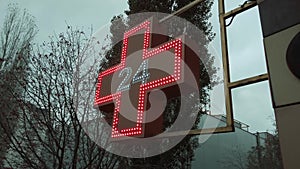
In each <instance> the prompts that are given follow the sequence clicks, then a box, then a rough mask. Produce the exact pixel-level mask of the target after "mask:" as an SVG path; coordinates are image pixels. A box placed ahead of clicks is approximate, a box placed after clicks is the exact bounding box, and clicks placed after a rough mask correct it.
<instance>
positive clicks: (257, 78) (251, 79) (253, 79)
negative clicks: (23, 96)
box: [228, 73, 269, 89]
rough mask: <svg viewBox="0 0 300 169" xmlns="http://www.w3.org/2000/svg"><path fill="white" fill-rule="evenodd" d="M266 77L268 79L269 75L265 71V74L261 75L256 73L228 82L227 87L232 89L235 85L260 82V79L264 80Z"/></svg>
mask: <svg viewBox="0 0 300 169" xmlns="http://www.w3.org/2000/svg"><path fill="white" fill-rule="evenodd" d="M268 79H269V75H268V74H267V73H266V74H262V75H258V76H253V77H249V78H246V79H243V80H239V81H236V82H231V83H229V84H228V87H229V88H230V89H234V88H237V87H241V86H246V85H250V84H253V83H258V82H262V81H265V80H268Z"/></svg>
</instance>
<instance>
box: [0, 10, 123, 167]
mask: <svg viewBox="0 0 300 169" xmlns="http://www.w3.org/2000/svg"><path fill="white" fill-rule="evenodd" d="M9 9H10V13H9V14H8V16H7V18H6V21H5V24H4V27H5V28H4V29H3V32H2V34H1V37H2V41H1V45H2V48H1V54H2V55H1V58H3V59H2V60H3V61H4V62H3V63H1V64H2V67H3V68H5V69H3V70H2V72H1V73H3V74H4V75H5V76H2V75H1V78H3V79H2V80H1V83H4V84H1V90H3V89H4V90H5V92H6V95H1V100H2V101H3V100H4V101H5V102H2V101H1V103H0V104H2V105H1V113H7V114H8V113H9V114H10V116H8V115H7V114H5V115H2V114H1V116H0V117H1V121H0V128H1V139H4V138H5V140H1V141H2V142H5V145H6V146H5V147H4V146H3V144H2V143H1V151H2V152H1V153H2V155H3V156H2V157H3V164H1V168H2V167H10V168H45V169H47V168H51V169H52V168H74V169H75V168H90V169H92V168H116V167H118V166H119V161H121V160H120V159H121V157H118V156H115V155H113V154H110V153H109V152H106V151H105V150H104V149H103V148H101V147H98V146H97V145H96V143H94V142H93V141H92V140H91V139H90V138H89V136H88V135H87V134H86V133H85V132H84V131H83V127H82V122H83V120H84V118H85V113H86V112H88V111H89V110H90V109H92V107H90V104H86V103H85V102H84V101H86V100H84V99H87V98H89V97H93V96H94V91H90V93H88V95H81V94H80V92H78V91H80V90H86V89H87V88H92V87H91V86H89V84H91V85H92V84H94V83H95V79H96V77H97V69H96V65H97V64H98V62H97V61H94V62H92V63H93V64H91V65H89V67H85V66H86V65H84V64H83V63H84V62H85V61H86V60H87V59H91V58H93V56H94V57H98V53H96V51H95V46H94V45H92V43H93V41H94V39H93V38H92V36H91V35H90V34H86V33H85V32H84V31H82V30H79V29H73V28H72V27H71V26H68V27H67V30H66V32H65V33H61V34H59V35H54V36H52V37H51V38H50V40H49V42H46V41H44V42H43V43H42V44H40V45H34V46H33V45H31V43H30V42H31V40H32V38H33V35H34V34H35V31H33V30H32V29H34V30H35V29H36V26H35V25H34V22H33V20H32V17H29V14H27V13H26V14H24V16H23V15H19V14H18V11H19V10H18V8H17V7H12V8H9ZM31 24H32V25H31ZM4 49H5V50H4ZM3 65H4V66H3ZM23 65H24V67H21V68H20V69H17V68H19V67H20V66H23ZM97 66H98V65H97ZM17 70H19V72H17ZM22 72H25V74H21V73H22ZM25 75H26V76H25ZM2 86H3V88H2ZM4 106H5V107H4ZM2 108H6V110H5V109H4V110H5V111H3V112H2V110H3V109H2ZM8 110H9V111H8ZM78 111H81V112H82V114H81V115H78ZM94 120H101V117H100V116H99V117H98V118H97V117H96V118H94ZM86 125H88V124H86ZM88 127H89V130H91V131H92V130H97V132H98V135H97V137H99V138H101V136H102V135H105V134H107V133H106V132H107V131H109V130H105V129H103V128H102V130H99V128H101V126H88ZM2 136H3V137H2Z"/></svg>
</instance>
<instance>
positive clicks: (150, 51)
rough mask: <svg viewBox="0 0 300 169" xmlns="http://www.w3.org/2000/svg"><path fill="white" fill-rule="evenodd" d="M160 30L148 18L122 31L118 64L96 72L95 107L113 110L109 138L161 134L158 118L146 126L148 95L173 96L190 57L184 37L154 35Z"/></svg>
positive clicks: (160, 123)
mask: <svg viewBox="0 0 300 169" xmlns="http://www.w3.org/2000/svg"><path fill="white" fill-rule="evenodd" d="M159 29H161V28H160V26H159V25H158V24H156V23H154V22H153V20H152V19H149V20H146V21H144V22H143V23H141V24H139V25H138V26H136V27H134V28H132V29H131V30H129V31H127V32H125V33H124V39H123V46H122V54H121V62H120V63H119V64H118V65H116V66H114V67H111V68H109V69H107V70H105V71H103V72H100V73H99V76H98V81H97V85H96V94H95V101H94V105H95V106H96V107H99V109H100V110H108V109H107V108H108V107H113V108H110V111H112V112H113V120H112V124H111V125H112V133H111V137H112V138H117V137H123V136H134V137H145V136H152V135H155V134H158V133H159V132H161V131H162V125H163V124H162V116H161V115H160V116H159V118H157V119H156V120H154V121H152V122H150V123H149V124H147V123H146V120H147V113H148V112H147V109H149V107H150V103H149V98H148V96H149V93H150V92H153V91H154V92H155V90H156V89H161V90H162V91H164V92H165V94H166V95H167V97H174V95H175V93H177V90H178V84H179V83H181V82H182V81H183V80H184V70H183V68H184V64H185V61H186V59H185V57H184V55H186V54H187V53H190V55H193V54H192V52H188V51H191V50H187V47H185V44H184V37H183V36H182V37H179V38H176V39H173V40H169V38H168V37H167V36H164V35H158V34H157V33H155V34H154V33H153V32H155V31H156V32H157V31H160V30H159ZM154 30H155V31H154ZM129 59H131V61H128V60H129ZM187 62H189V63H193V62H194V60H192V59H191V60H190V61H187ZM198 63H199V62H198ZM193 64H194V65H195V63H193ZM196 65H198V66H194V68H195V69H196V72H197V71H198V73H199V69H197V67H199V64H196ZM115 77H117V78H115ZM109 105H110V106H109ZM151 106H155V105H151ZM132 107H134V108H132ZM151 113H153V112H151ZM156 113H160V114H161V113H162V112H156ZM126 116H128V117H129V116H130V117H131V118H127V117H126ZM147 125H148V126H147Z"/></svg>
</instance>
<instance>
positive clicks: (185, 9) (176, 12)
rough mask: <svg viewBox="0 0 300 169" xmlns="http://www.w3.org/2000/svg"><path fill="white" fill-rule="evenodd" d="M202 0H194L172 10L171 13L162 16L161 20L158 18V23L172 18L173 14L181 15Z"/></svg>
mask: <svg viewBox="0 0 300 169" xmlns="http://www.w3.org/2000/svg"><path fill="white" fill-rule="evenodd" d="M202 1H204V0H195V1H193V2H191V3H189V4H187V5H185V6H184V7H182V8H180V9H179V10H177V11H175V12H173V13H172V14H170V15H168V16H166V17H164V18H162V19H161V20H159V23H161V22H165V21H166V20H168V19H170V18H172V17H173V16H175V15H176V16H179V15H181V14H182V13H184V12H186V11H187V10H189V9H190V8H192V7H194V6H195V5H197V4H199V3H200V2H202Z"/></svg>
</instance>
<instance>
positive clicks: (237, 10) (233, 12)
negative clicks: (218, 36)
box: [223, 1, 257, 19]
mask: <svg viewBox="0 0 300 169" xmlns="http://www.w3.org/2000/svg"><path fill="white" fill-rule="evenodd" d="M256 5H257V2H256V1H251V2H248V3H246V4H245V5H242V6H240V7H238V8H235V9H233V10H231V11H230V12H227V13H225V14H224V16H223V17H224V19H228V18H230V17H232V16H235V15H237V14H239V13H242V12H244V11H246V10H248V9H250V8H252V7H255V6H256Z"/></svg>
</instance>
